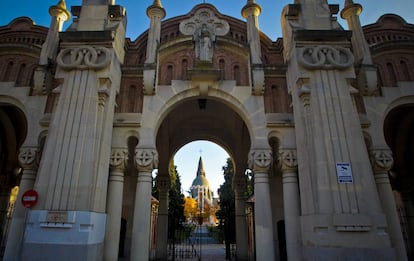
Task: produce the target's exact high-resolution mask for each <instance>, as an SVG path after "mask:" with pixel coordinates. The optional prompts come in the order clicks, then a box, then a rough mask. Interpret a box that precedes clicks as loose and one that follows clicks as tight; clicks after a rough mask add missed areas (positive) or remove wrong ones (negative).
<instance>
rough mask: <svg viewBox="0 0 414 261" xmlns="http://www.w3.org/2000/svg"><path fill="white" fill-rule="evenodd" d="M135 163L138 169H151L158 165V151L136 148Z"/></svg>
mask: <svg viewBox="0 0 414 261" xmlns="http://www.w3.org/2000/svg"><path fill="white" fill-rule="evenodd" d="M135 163H136V164H137V167H138V170H139V171H152V170H153V169H155V168H156V167H157V166H158V153H157V151H156V150H154V149H136V150H135Z"/></svg>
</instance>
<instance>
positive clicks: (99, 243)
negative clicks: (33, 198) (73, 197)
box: [21, 210, 106, 261]
mask: <svg viewBox="0 0 414 261" xmlns="http://www.w3.org/2000/svg"><path fill="white" fill-rule="evenodd" d="M48 213H49V214H48ZM51 221H56V222H51ZM105 223H106V214H104V213H95V212H86V211H62V212H55V211H50V212H48V211H46V210H34V211H31V212H30V216H29V218H28V223H27V226H26V232H25V240H24V243H23V246H22V247H23V249H22V252H21V255H22V256H21V260H44V261H47V260H59V261H64V260H68V261H69V260H102V259H103V247H104V236H105Z"/></svg>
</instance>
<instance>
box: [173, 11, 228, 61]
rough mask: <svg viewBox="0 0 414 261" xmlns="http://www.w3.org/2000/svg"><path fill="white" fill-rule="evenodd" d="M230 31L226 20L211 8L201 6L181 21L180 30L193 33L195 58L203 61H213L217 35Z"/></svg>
mask: <svg viewBox="0 0 414 261" xmlns="http://www.w3.org/2000/svg"><path fill="white" fill-rule="evenodd" d="M229 31H230V25H229V24H228V23H227V21H225V20H221V19H219V18H218V17H216V16H215V14H214V12H213V10H212V9H211V8H207V7H204V8H200V9H199V10H197V12H196V13H195V14H194V16H193V17H191V18H189V19H187V20H183V21H182V22H181V23H180V32H181V33H182V34H183V35H191V36H192V37H193V41H194V49H195V58H196V59H197V60H199V61H201V62H210V63H211V62H212V61H213V50H214V43H215V42H216V36H224V35H226V34H227V33H228V32H229Z"/></svg>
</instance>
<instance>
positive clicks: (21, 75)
mask: <svg viewBox="0 0 414 261" xmlns="http://www.w3.org/2000/svg"><path fill="white" fill-rule="evenodd" d="M25 70H26V64H25V63H22V64H21V65H20V67H19V71H18V73H17V79H16V86H24V85H26V75H25Z"/></svg>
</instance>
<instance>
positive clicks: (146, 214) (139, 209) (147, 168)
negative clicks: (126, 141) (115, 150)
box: [131, 148, 158, 260]
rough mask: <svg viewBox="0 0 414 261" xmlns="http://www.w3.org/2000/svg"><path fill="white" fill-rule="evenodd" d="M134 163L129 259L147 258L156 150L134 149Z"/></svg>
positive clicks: (156, 162)
mask: <svg viewBox="0 0 414 261" xmlns="http://www.w3.org/2000/svg"><path fill="white" fill-rule="evenodd" d="M135 163H136V165H137V168H138V179H137V190H136V194H135V206H134V219H133V226H132V244H131V260H149V240H150V227H151V220H150V219H151V190H152V176H151V173H152V171H153V170H154V168H156V166H157V165H158V154H157V151H156V150H155V149H141V148H138V149H137V150H136V151H135Z"/></svg>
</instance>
